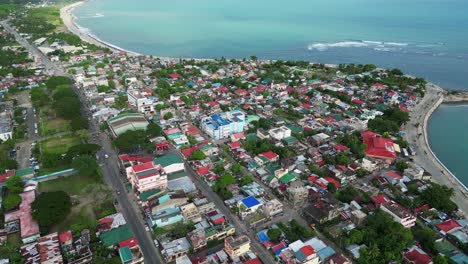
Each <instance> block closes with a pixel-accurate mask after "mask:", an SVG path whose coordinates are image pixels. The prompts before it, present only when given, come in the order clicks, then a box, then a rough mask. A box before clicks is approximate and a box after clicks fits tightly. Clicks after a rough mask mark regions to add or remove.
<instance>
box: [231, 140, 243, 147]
mask: <svg viewBox="0 0 468 264" xmlns="http://www.w3.org/2000/svg"><path fill="white" fill-rule="evenodd" d="M229 147H230V148H231V149H236V148H240V147H241V143H240V141H236V142H231V143H229Z"/></svg>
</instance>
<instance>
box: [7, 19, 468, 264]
mask: <svg viewBox="0 0 468 264" xmlns="http://www.w3.org/2000/svg"><path fill="white" fill-rule="evenodd" d="M18 30H19V31H20V32H21V28H20V27H18ZM2 34H3V35H4V36H8V33H7V32H6V31H3V33H2ZM25 36H26V37H28V35H25ZM36 37H37V36H36ZM30 41H31V42H32V43H33V44H34V45H36V46H37V47H38V48H39V49H40V50H41V51H42V52H44V53H45V54H47V56H48V58H49V59H50V60H51V61H53V62H54V63H55V64H56V65H59V66H60V67H61V68H64V69H67V71H68V73H69V76H70V77H71V78H72V79H73V82H74V84H75V85H76V86H77V88H78V89H79V90H80V92H81V93H82V94H83V95H84V96H85V98H86V102H85V103H86V104H88V105H89V106H90V109H91V111H92V118H93V120H95V121H96V122H98V123H99V124H100V125H101V128H102V131H103V132H104V133H107V134H108V135H109V136H110V137H111V138H112V139H113V140H114V143H115V147H116V148H117V149H118V150H119V156H118V167H119V171H120V173H121V178H122V179H123V180H124V181H125V182H126V186H127V191H126V192H125V193H117V195H128V196H129V197H131V198H132V199H134V200H135V201H136V202H137V204H138V207H139V210H141V214H139V217H142V218H143V219H144V220H145V222H146V225H147V229H148V231H151V235H152V236H153V239H154V241H153V242H154V246H155V247H157V248H158V249H159V250H160V252H161V255H162V257H163V258H164V260H165V261H166V262H174V261H175V262H176V263H183V264H185V263H262V262H263V263H272V262H271V261H273V260H275V261H279V262H281V263H308V264H313V263H351V262H352V261H358V262H362V263H366V260H375V259H378V260H379V261H380V260H381V261H382V262H385V263H389V262H391V261H394V262H396V263H401V262H403V261H407V262H409V263H428V264H429V263H436V259H437V261H441V260H440V259H441V258H442V259H443V260H444V261H445V258H447V259H450V260H452V261H454V262H456V263H464V262H466V261H468V257H467V256H466V255H465V254H466V250H467V245H468V244H467V243H468V221H467V220H466V219H465V216H464V212H462V211H460V210H457V206H456V205H455V204H454V203H453V202H451V201H450V196H451V194H450V190H448V189H446V188H444V187H441V186H439V185H437V184H435V183H432V182H431V178H432V177H431V175H429V174H428V173H427V172H426V171H425V169H424V168H423V167H422V166H420V165H418V164H416V163H415V162H414V161H413V158H412V157H414V156H415V155H421V154H420V153H415V151H414V148H413V147H412V146H411V144H412V142H406V141H405V140H404V138H405V135H404V133H403V132H401V129H400V128H401V127H403V126H404V125H405V123H406V122H407V121H408V118H409V113H410V112H411V109H412V108H413V107H414V106H415V105H417V104H418V103H419V102H420V101H421V97H422V96H423V95H424V87H425V82H424V80H421V79H415V78H411V77H407V76H404V75H402V73H401V72H400V71H399V70H383V69H377V68H376V67H375V66H373V65H322V64H313V63H309V62H283V61H262V60H257V59H256V58H255V57H252V58H250V59H248V60H224V59H220V60H207V61H194V60H178V59H158V58H155V57H153V56H137V55H131V54H128V53H126V52H112V51H109V50H101V49H98V50H95V49H88V47H87V46H86V44H82V45H80V46H73V47H74V48H72V47H71V46H72V45H69V43H67V42H66V41H64V40H60V39H48V38H47V36H41V37H40V38H38V39H35V38H32V37H31V38H30ZM14 46H15V45H12V46H11V47H10V46H8V48H5V50H12V51H13V52H20V51H19V50H17V48H15V47H14ZM15 50H16V51H15ZM21 52H23V51H21ZM42 63H43V62H42V60H41V59H40V58H37V57H32V60H31V61H29V62H25V63H22V64H19V65H16V66H15V68H20V69H31V68H33V69H35V72H34V73H32V74H31V76H30V77H27V78H25V77H18V76H15V74H14V73H11V74H7V75H6V76H2V77H1V80H0V89H1V93H2V94H5V95H8V93H9V91H10V92H11V91H13V90H16V89H21V90H23V89H40V87H41V85H42V83H43V82H44V81H45V80H47V79H48V73H47V72H46V71H45V70H43V65H42ZM25 82H27V84H26V83H25ZM38 87H39V88H38ZM0 109H2V108H0ZM5 109H7V108H5ZM4 112H5V116H6V115H7V113H6V110H5V111H4ZM8 120H9V119H8ZM9 122H10V123H9V124H10V125H11V124H13V121H9ZM4 127H8V126H4ZM14 175H15V170H9V171H7V172H6V173H5V174H1V175H0V184H4V183H5V181H6V180H7V179H8V178H10V177H12V176H14ZM28 177H29V178H30V177H32V175H28V176H25V177H24V178H25V179H26V178H28ZM70 177H73V176H70ZM37 193H39V190H38V188H37V182H35V181H29V182H28V183H27V184H26V185H25V186H24V191H23V192H22V193H21V198H22V202H21V204H20V205H19V206H18V208H15V209H14V210H10V211H7V212H5V227H4V228H3V229H1V230H0V243H4V242H6V241H7V240H8V238H9V237H11V236H12V235H14V234H16V233H19V234H20V237H21V240H22V243H23V245H22V247H21V253H22V256H23V258H24V260H25V261H26V263H37V262H41V263H42V262H44V263H45V262H47V261H48V262H54V263H64V262H67V263H92V262H93V254H95V252H93V250H91V249H90V247H89V243H90V236H92V237H94V234H96V236H95V237H96V238H94V239H98V240H99V241H100V243H102V245H103V246H104V247H106V248H107V249H109V255H110V256H119V257H120V260H121V262H122V263H142V262H143V261H144V258H151V257H152V256H143V254H142V252H141V249H140V245H139V241H138V240H137V239H136V238H135V235H134V234H133V232H132V230H131V229H130V227H129V225H128V224H127V222H128V221H132V220H133V219H127V220H125V218H124V217H123V215H122V213H121V212H117V213H115V214H111V215H109V216H106V217H104V218H101V219H99V221H98V225H97V227H96V229H95V230H89V229H83V230H82V231H81V232H80V233H79V234H76V233H72V232H71V231H68V230H66V231H64V232H59V233H51V234H46V233H41V232H40V230H39V227H38V224H37V222H36V220H35V219H34V218H33V217H32V216H31V214H32V209H31V204H32V203H33V201H34V199H35V197H36V194H37ZM90 234H92V235H90ZM383 234H385V235H383ZM388 245H392V246H391V247H389V246H388ZM264 253H266V254H264ZM2 257H4V256H2ZM437 263H444V262H437Z"/></svg>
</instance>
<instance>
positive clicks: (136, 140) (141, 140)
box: [113, 130, 149, 152]
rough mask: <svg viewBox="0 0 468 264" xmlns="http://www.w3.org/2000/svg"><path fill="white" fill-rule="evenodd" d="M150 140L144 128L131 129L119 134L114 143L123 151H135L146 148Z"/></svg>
mask: <svg viewBox="0 0 468 264" xmlns="http://www.w3.org/2000/svg"><path fill="white" fill-rule="evenodd" d="M148 142H149V140H148V138H147V137H146V131H144V130H130V131H127V132H125V133H123V134H121V135H119V136H118V137H117V138H116V139H115V140H114V141H113V144H114V145H115V146H116V147H117V148H118V149H119V150H121V151H123V152H133V151H135V150H136V149H140V148H144V147H145V146H146V144H148Z"/></svg>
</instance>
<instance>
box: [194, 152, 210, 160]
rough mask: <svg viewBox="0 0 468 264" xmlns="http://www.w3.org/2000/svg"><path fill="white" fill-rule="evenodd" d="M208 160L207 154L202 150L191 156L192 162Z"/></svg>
mask: <svg viewBox="0 0 468 264" xmlns="http://www.w3.org/2000/svg"><path fill="white" fill-rule="evenodd" d="M204 159H206V155H205V153H203V151H201V150H196V151H194V152H193V153H192V155H190V160H204Z"/></svg>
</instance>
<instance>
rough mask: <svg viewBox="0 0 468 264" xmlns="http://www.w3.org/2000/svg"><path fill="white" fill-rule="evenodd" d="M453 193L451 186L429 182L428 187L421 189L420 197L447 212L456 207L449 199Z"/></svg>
mask: <svg viewBox="0 0 468 264" xmlns="http://www.w3.org/2000/svg"><path fill="white" fill-rule="evenodd" d="M453 194H454V192H453V188H449V187H447V186H445V185H440V184H437V183H431V185H430V186H429V187H427V188H426V189H425V190H424V191H422V193H421V199H422V200H423V201H424V202H425V203H428V204H430V205H431V206H432V207H434V208H436V209H438V210H442V211H444V212H447V213H449V212H452V211H455V210H456V209H457V208H458V207H457V205H456V204H455V203H454V202H453V201H452V200H450V198H451V197H452V196H453Z"/></svg>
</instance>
